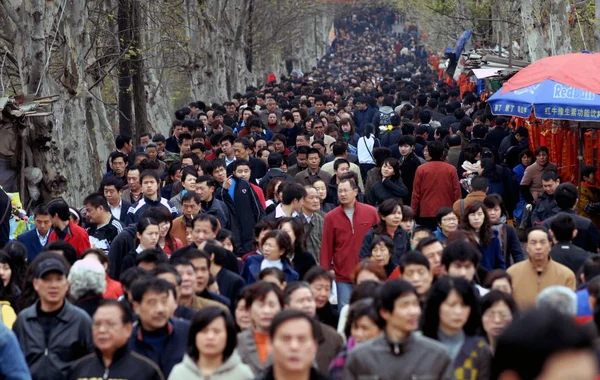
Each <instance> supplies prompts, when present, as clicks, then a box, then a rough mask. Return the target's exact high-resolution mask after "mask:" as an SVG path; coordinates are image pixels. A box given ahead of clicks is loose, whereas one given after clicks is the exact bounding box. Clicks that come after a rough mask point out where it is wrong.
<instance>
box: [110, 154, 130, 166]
mask: <svg viewBox="0 0 600 380" xmlns="http://www.w3.org/2000/svg"><path fill="white" fill-rule="evenodd" d="M117 158H122V159H123V161H125V163H126V164H127V155H126V154H125V153H123V152H112V153H111V154H110V156H109V158H108V159H109V161H110V163H111V164H112V163H113V162H114V161H115V160H116V159H117Z"/></svg>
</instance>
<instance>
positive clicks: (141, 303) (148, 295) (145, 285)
mask: <svg viewBox="0 0 600 380" xmlns="http://www.w3.org/2000/svg"><path fill="white" fill-rule="evenodd" d="M174 294H175V287H174V286H173V284H171V283H169V282H168V281H166V280H163V279H159V278H154V277H143V278H140V279H139V280H137V281H136V282H134V283H133V285H132V287H131V295H132V297H133V309H134V311H135V313H136V314H137V315H138V316H139V320H140V324H141V326H142V327H143V328H144V330H146V331H156V330H158V329H161V328H163V327H165V326H166V325H167V323H168V322H169V318H170V317H171V313H172V298H171V297H173V295H174Z"/></svg>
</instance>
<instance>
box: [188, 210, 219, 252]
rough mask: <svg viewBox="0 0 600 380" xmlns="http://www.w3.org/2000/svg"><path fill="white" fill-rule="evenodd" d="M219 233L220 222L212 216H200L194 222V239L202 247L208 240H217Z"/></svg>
mask: <svg viewBox="0 0 600 380" xmlns="http://www.w3.org/2000/svg"><path fill="white" fill-rule="evenodd" d="M218 232H219V220H218V219H217V218H216V217H215V216H214V215H211V214H198V215H196V216H195V217H194V219H193V220H192V239H193V241H194V243H195V244H196V246H200V244H202V243H203V242H205V241H206V240H208V239H216V237H217V233H218Z"/></svg>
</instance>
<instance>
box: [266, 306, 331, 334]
mask: <svg viewBox="0 0 600 380" xmlns="http://www.w3.org/2000/svg"><path fill="white" fill-rule="evenodd" d="M295 319H303V320H305V321H307V322H308V324H309V325H310V327H311V330H312V337H313V339H314V340H315V341H318V340H319V338H321V336H322V332H321V326H319V325H318V324H317V321H316V320H315V319H314V318H312V317H311V316H309V315H308V314H306V313H304V312H302V311H300V310H294V309H287V310H284V311H282V312H280V313H278V314H277V315H275V317H274V318H273V321H272V322H271V328H270V330H269V337H270V338H271V340H273V338H274V337H275V334H276V333H277V329H278V328H279V326H281V325H282V324H284V323H285V322H288V321H291V320H295Z"/></svg>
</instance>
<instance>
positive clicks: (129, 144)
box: [115, 135, 133, 154]
mask: <svg viewBox="0 0 600 380" xmlns="http://www.w3.org/2000/svg"><path fill="white" fill-rule="evenodd" d="M115 145H116V146H117V150H119V152H123V153H125V154H129V153H131V151H132V150H133V139H132V138H131V136H126V135H119V136H117V138H116V139H115Z"/></svg>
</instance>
